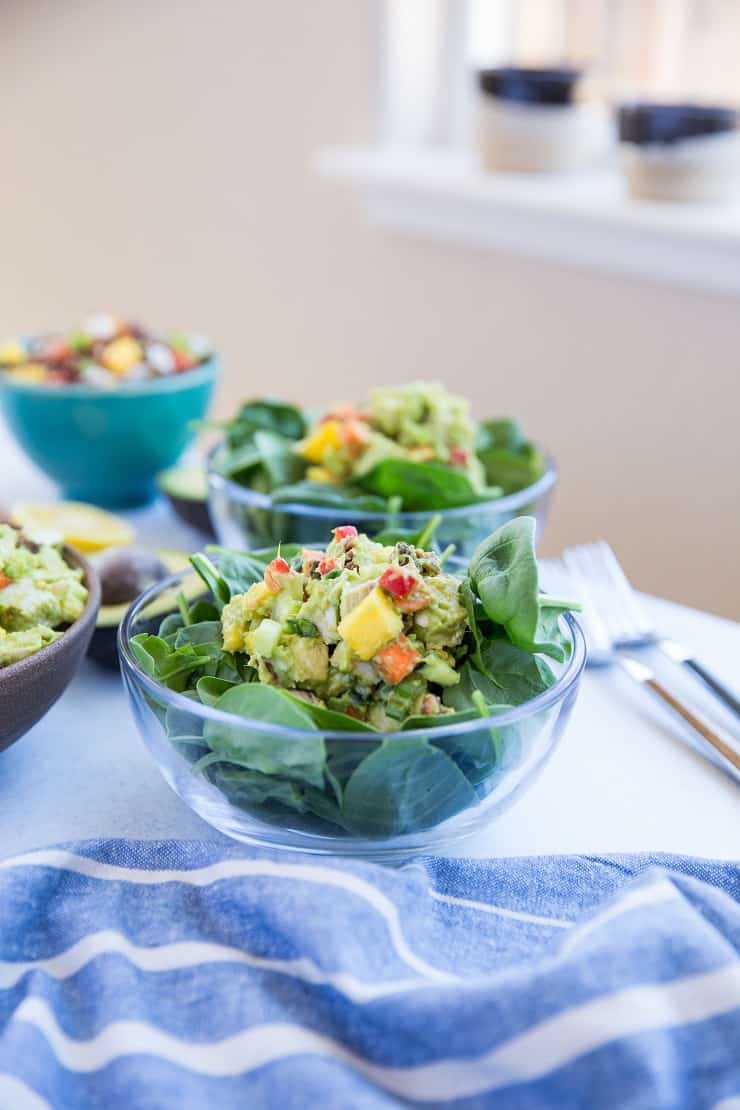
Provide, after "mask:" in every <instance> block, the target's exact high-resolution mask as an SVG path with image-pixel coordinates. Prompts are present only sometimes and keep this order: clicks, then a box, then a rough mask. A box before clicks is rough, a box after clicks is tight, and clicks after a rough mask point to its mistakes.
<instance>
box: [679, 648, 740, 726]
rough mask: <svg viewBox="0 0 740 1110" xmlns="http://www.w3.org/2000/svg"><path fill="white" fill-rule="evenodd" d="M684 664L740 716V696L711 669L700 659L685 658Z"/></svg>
mask: <svg viewBox="0 0 740 1110" xmlns="http://www.w3.org/2000/svg"><path fill="white" fill-rule="evenodd" d="M683 664H684V666H685V667H688V668H689V669H690V670H692V671H693V672H694V674H695V675H698V677H699V678H700V679H701V680H702V682H703V683H704V684H705V686H708V687H709V689H710V690H711V691H712V693H713V694H716V695H717V697H718V698H719V700H720V701H721V702H724V704H725V705H726V706H727V708H728V709H731V710H732V712H733V713H735V714H736V715H737V716H738V717H740V698H738V697H737V696H736V695H735V694H734V693H733V692H732V690H730V688H729V687H728V686H725V684H724V682H721V681H720V680H719V679H718V678H717V677H716V676H715V675H713V674H712V672H711V671H709V670H707V668H706V667H705V666H704V664H703V663H700V662H699V661H698V659H684V660H683Z"/></svg>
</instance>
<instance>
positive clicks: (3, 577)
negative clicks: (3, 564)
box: [0, 574, 11, 590]
mask: <svg viewBox="0 0 740 1110" xmlns="http://www.w3.org/2000/svg"><path fill="white" fill-rule="evenodd" d="M10 583H11V579H10V578H8V576H7V574H0V590H4V589H5V587H6V586H9V585H10Z"/></svg>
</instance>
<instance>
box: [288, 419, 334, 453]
mask: <svg viewBox="0 0 740 1110" xmlns="http://www.w3.org/2000/svg"><path fill="white" fill-rule="evenodd" d="M340 445H341V439H340V437H339V423H338V421H336V420H325V421H324V422H323V424H319V425H318V427H317V428H316V430H315V431H313V432H311V434H310V435H308V436H306V438H305V439H302V440H301V442H300V443H298V444H297V445H296V451H297V452H298V454H299V455H302V456H303V458H304V459H307V460H308V461H309V462H311V463H322V462H323V461H324V459H325V458H326V454H327V452H328V451H331V450H335V449H336V448H337V447H339V446H340Z"/></svg>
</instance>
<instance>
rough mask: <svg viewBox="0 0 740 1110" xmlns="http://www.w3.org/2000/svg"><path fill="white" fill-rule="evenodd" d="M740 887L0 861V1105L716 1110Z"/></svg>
mask: <svg viewBox="0 0 740 1110" xmlns="http://www.w3.org/2000/svg"><path fill="white" fill-rule="evenodd" d="M739 901H740V868H738V867H734V866H731V865H728V864H721V863H712V862H708V861H700V860H690V859H685V858H674V857H667V856H663V857H649V856H631V857H630V856H623V857H619V856H615V857H610V858H599V857H547V858H533V859H510V860H495V861H490V862H489V861H485V862H484V861H475V860H473V861H471V860H446V859H431V860H427V861H425V862H424V863H422V864H419V863H416V864H414V865H410V866H408V867H405V868H401V869H399V870H395V871H394V870H388V869H384V868H381V867H376V866H373V865H371V864H362V863H353V862H339V861H337V860H316V859H309V858H299V857H296V856H282V855H281V856H277V855H271V854H268V853H255V852H247V851H245V850H243V849H241V848H239V847H230V846H227V847H224V846H222V845H221V844H214V843H194V842H164V843H161V842H159V843H158V842H135V841H134V842H132V841H119V840H113V841H101V842H86V843H84V844H78V845H72V846H66V847H64V848H54V849H46V850H42V851H34V852H31V853H29V854H27V855H24V856H19V857H16V858H13V859H8V860H5V861H0V1107H2V1108H3V1110H31V1108H32V1110H40V1108H42V1107H46V1108H48V1107H49V1106H52V1107H54V1108H61V1110H83V1108H87V1107H100V1108H105V1110H116V1108H119V1107H121V1108H125V1110H139V1108H145V1110H159V1108H166V1110H170V1108H176V1110H211V1108H215V1110H219V1108H222V1107H223V1108H232V1107H233V1108H237V1107H238V1108H239V1110H242V1108H245V1107H249V1108H258V1107H269V1108H271V1110H272V1108H279V1110H292V1108H296V1110H298V1108H300V1110H306V1108H313V1107H320V1108H322V1110H324V1108H335V1107H336V1108H339V1107H341V1108H342V1110H345V1108H352V1110H354V1108H360V1110H363V1108H373V1110H374V1108H376V1107H390V1106H398V1105H409V1104H413V1105H417V1104H423V1105H427V1106H449V1105H454V1106H455V1107H458V1106H459V1107H465V1108H474V1107H476V1108H477V1107H506V1110H510V1108H514V1110H516V1108H520V1107H521V1108H527V1110H529V1108H532V1107H540V1106H548V1107H549V1106H558V1107H560V1106H562V1107H569V1108H570V1107H584V1108H588V1110H597V1108H599V1107H609V1108H610V1110H612V1108H622V1107H630V1108H632V1107H635V1108H638V1107H639V1108H650V1110H655V1108H658V1107H671V1108H672V1110H673V1108H675V1107H691V1108H694V1107H707V1108H709V1107H712V1108H716V1110H719V1108H721V1110H730V1108H731V1107H738V1106H740V958H739V957H738V948H740V905H739V904H738V902H739Z"/></svg>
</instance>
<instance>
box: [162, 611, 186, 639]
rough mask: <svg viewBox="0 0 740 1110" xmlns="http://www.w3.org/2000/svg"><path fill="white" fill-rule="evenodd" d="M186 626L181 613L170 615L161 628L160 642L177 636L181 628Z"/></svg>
mask: <svg viewBox="0 0 740 1110" xmlns="http://www.w3.org/2000/svg"><path fill="white" fill-rule="evenodd" d="M184 625H185V621H184V620H183V617H182V614H181V613H168V615H167V616H166V617H165V618H164V620H163V621H162V623H161V624H160V626H159V633H158V635H159V638H160V640H166V639H167V637H168V636H172V635H175V636H176V635H177V633H178V632H179V631H180V629H181V628H183V627H184Z"/></svg>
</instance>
